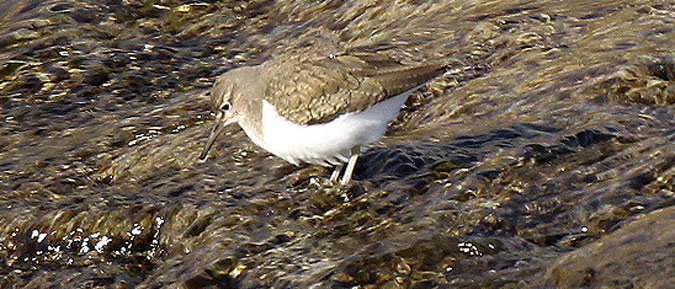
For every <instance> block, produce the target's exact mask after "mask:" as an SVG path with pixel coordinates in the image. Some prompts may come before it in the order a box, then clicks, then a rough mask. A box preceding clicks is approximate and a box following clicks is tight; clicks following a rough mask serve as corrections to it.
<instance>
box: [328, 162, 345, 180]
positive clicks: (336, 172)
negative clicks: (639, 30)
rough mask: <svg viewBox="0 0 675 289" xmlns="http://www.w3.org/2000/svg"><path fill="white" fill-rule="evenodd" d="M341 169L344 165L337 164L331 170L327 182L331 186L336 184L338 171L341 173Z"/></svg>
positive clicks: (338, 175)
mask: <svg viewBox="0 0 675 289" xmlns="http://www.w3.org/2000/svg"><path fill="white" fill-rule="evenodd" d="M342 167H344V165H342V164H339V165H337V166H335V169H334V170H333V173H332V174H330V180H329V182H331V183H332V184H335V183H337V180H338V177H340V171H342Z"/></svg>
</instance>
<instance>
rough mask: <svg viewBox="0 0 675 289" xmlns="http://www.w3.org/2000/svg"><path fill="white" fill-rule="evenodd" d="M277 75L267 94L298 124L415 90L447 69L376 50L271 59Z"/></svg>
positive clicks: (320, 121)
mask: <svg viewBox="0 0 675 289" xmlns="http://www.w3.org/2000/svg"><path fill="white" fill-rule="evenodd" d="M267 65H271V66H270V67H269V69H270V72H271V73H272V74H273V75H275V76H274V77H273V78H272V79H271V80H270V82H269V84H268V85H267V88H266V91H265V99H266V100H267V101H268V102H270V103H271V104H272V105H274V106H275V107H276V108H277V112H278V113H279V114H280V115H282V116H283V117H285V118H286V119H288V120H290V121H292V122H295V123H298V124H316V123H322V122H328V121H331V120H333V119H335V118H337V117H338V116H339V115H340V114H343V113H347V112H353V111H361V110H364V109H366V108H367V107H369V106H371V105H373V104H374V103H377V102H379V101H382V100H384V99H386V98H389V97H391V96H395V95H398V94H400V93H402V92H405V91H407V90H410V89H412V88H414V87H416V86H418V85H420V84H423V83H424V82H426V81H428V80H429V79H431V78H433V77H434V76H437V75H438V74H440V73H441V72H442V71H443V67H444V66H443V65H441V64H430V65H417V66H414V65H412V66H411V65H403V64H401V63H399V62H397V61H394V60H392V59H390V58H388V57H387V56H384V55H381V54H377V53H369V54H366V53H363V54H350V55H339V56H334V57H325V58H318V59H308V60H301V59H292V60H287V61H284V62H277V63H269V64H267Z"/></svg>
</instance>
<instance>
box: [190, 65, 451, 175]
mask: <svg viewBox="0 0 675 289" xmlns="http://www.w3.org/2000/svg"><path fill="white" fill-rule="evenodd" d="M444 67H445V65H444V64H442V63H431V64H418V65H404V64H402V63H400V62H398V61H395V60H393V59H391V58H390V57H387V56H385V55H383V54H379V53H348V54H343V55H332V54H331V55H328V56H326V57H317V58H310V57H296V58H289V59H273V60H268V61H266V62H264V63H262V64H260V65H257V66H248V67H241V68H237V69H233V70H230V71H228V72H226V73H225V74H223V75H221V76H220V77H218V79H217V80H216V82H215V83H214V85H213V88H212V89H211V92H210V93H211V105H212V109H213V110H214V111H215V113H216V119H215V124H214V126H213V129H212V130H211V134H210V135H209V138H208V141H207V143H206V146H205V147H204V150H203V151H202V153H201V155H200V156H199V159H200V162H203V161H205V160H206V158H207V155H208V152H209V149H210V148H211V146H212V145H213V143H214V141H215V140H216V138H217V137H218V135H220V133H221V132H222V131H223V128H224V127H226V126H227V125H229V124H232V123H238V124H239V126H240V127H241V128H242V129H243V130H244V132H245V133H246V135H247V136H248V137H249V138H250V139H251V140H252V141H253V142H254V143H256V144H257V145H258V146H260V147H262V148H264V149H265V150H267V151H269V152H271V153H272V154H274V155H276V156H278V157H280V158H282V159H284V160H286V161H288V162H290V163H292V164H294V165H298V164H299V163H303V162H304V163H310V164H317V165H322V166H335V170H334V171H333V173H332V174H331V177H330V181H331V182H336V181H337V180H338V177H339V175H340V172H341V170H342V168H343V166H344V164H345V163H346V164H347V168H346V169H345V172H344V174H343V176H342V179H341V180H340V184H342V185H346V184H347V183H349V182H350V180H351V177H352V172H353V170H354V166H355V164H356V159H357V158H358V155H359V151H360V148H361V147H362V146H365V145H368V144H370V143H373V142H375V141H377V140H378V139H380V138H381V137H382V135H384V133H385V131H386V129H387V125H388V123H389V122H390V121H391V120H392V119H394V117H396V115H397V114H398V112H399V110H400V109H401V106H402V105H403V103H404V102H405V101H406V99H407V98H408V96H409V95H410V94H411V93H412V92H413V91H415V90H416V89H418V88H419V87H420V86H422V85H424V84H425V83H426V82H427V81H429V80H430V79H432V78H433V77H435V76H438V75H439V74H441V73H442V72H443V71H444Z"/></svg>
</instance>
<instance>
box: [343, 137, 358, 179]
mask: <svg viewBox="0 0 675 289" xmlns="http://www.w3.org/2000/svg"><path fill="white" fill-rule="evenodd" d="M351 153H352V155H351V156H350V157H349V162H348V163H347V168H346V169H345V174H344V175H343V176H342V181H340V184H341V185H343V186H344V185H346V184H348V183H349V181H351V179H352V173H353V172H354V167H355V166H356V159H358V158H359V146H355V147H353V148H352V150H351Z"/></svg>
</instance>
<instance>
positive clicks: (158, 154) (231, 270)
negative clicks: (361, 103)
mask: <svg viewBox="0 0 675 289" xmlns="http://www.w3.org/2000/svg"><path fill="white" fill-rule="evenodd" d="M560 2H561V1H536V2H533V1H499V2H487V3H485V2H483V1H433V2H423V1H390V2H388V1H380V3H378V2H373V1H325V2H321V3H315V2H312V1H279V2H272V1H236V2H231V1H206V2H192V1H159V0H157V1H122V0H106V1H96V2H95V1H82V0H79V1H77V0H70V1H68V0H62V1H50V0H9V1H3V2H2V3H0V192H2V193H0V224H1V225H0V262H1V264H3V266H2V267H0V275H1V276H2V279H0V285H1V286H2V287H9V288H11V287H15V288H53V287H64V288H84V287H86V288H91V287H96V288H130V287H140V288H159V287H181V286H182V287H186V288H198V287H204V286H212V287H221V288H266V287H274V288H305V287H314V288H353V287H355V286H356V287H357V288H455V287H473V288H502V287H506V288H523V287H526V288H528V287H529V288H550V287H559V288H576V287H589V288H591V287H592V288H595V287H602V286H606V287H636V288H665V287H668V286H670V284H672V283H673V282H674V281H675V279H674V277H673V276H675V274H673V272H672V269H668V268H673V266H672V265H673V258H672V256H675V252H674V250H673V248H674V247H673V246H672V242H671V241H668V240H672V239H673V236H672V235H673V232H675V227H674V225H673V224H675V222H673V220H675V210H674V209H673V204H674V202H673V190H674V188H673V187H674V185H675V181H674V178H673V176H674V175H675V166H674V165H675V142H674V141H675V121H674V120H673V117H672V115H673V114H674V113H675V107H674V106H673V103H675V82H674V79H675V54H673V51H675V50H674V49H673V48H674V47H675V29H673V27H675V25H673V23H674V22H675V13H674V12H673V11H675V6H673V4H672V3H670V2H667V1H617V2H611V3H605V2H603V1H585V2H583V3H576V4H575V5H570V4H569V3H560ZM362 50H367V51H374V50H377V51H381V52H382V53H386V54H388V55H391V56H392V57H395V58H397V59H400V60H401V61H402V62H416V61H427V60H439V59H443V60H449V59H454V60H456V61H455V62H453V63H455V64H452V65H451V66H450V67H449V68H448V71H447V72H446V73H445V74H444V75H443V76H442V77H440V78H438V79H436V80H434V81H433V82H431V83H430V84H429V85H427V87H425V88H424V89H422V90H421V91H420V92H418V93H415V94H414V95H413V96H411V98H410V99H409V100H408V102H407V103H406V107H405V108H404V109H403V111H402V113H401V114H400V115H399V117H398V118H397V119H396V120H395V121H394V122H393V123H392V125H391V127H390V130H389V133H388V135H387V136H386V137H385V138H383V139H382V140H381V141H380V142H379V143H377V144H375V145H373V146H372V147H370V148H369V150H368V151H367V152H365V153H364V154H363V155H362V157H361V158H360V160H359V163H358V165H357V168H356V173H355V179H356V181H355V182H354V183H353V185H351V186H350V187H347V188H335V187H329V186H326V185H322V182H323V181H325V180H326V178H327V177H328V175H329V173H330V171H329V169H325V168H321V167H316V166H302V167H299V168H298V167H294V166H292V165H290V164H288V163H285V162H284V161H282V160H280V159H278V158H276V157H273V156H271V155H269V154H268V153H266V152H265V151H263V150H262V149H260V148H258V147H256V146H255V145H254V144H252V143H251V142H250V141H249V140H248V139H247V138H246V136H245V135H244V134H243V132H242V131H241V130H240V129H238V128H235V127H232V128H230V129H229V130H228V131H227V132H226V135H224V136H221V138H220V139H219V140H218V141H217V143H216V146H215V147H214V149H213V151H212V154H211V159H210V160H209V161H208V162H206V163H204V164H198V163H197V156H198V154H199V150H200V149H201V146H203V144H204V142H205V140H206V136H207V134H208V131H209V129H210V124H211V120H212V118H213V116H212V115H211V114H210V112H209V111H208V101H207V99H206V98H205V96H204V92H205V91H206V89H207V88H208V87H209V86H210V85H211V83H212V81H213V79H214V78H215V77H216V76H218V75H219V74H221V73H223V72H224V71H227V70H229V69H231V68H233V67H238V66H243V65H252V64H257V63H260V62H262V61H264V60H266V59H269V58H270V57H285V55H291V54H297V53H304V54H319V55H320V54H329V53H344V52H346V51H362Z"/></svg>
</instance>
